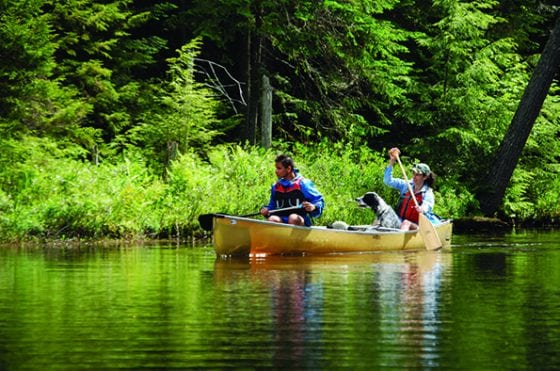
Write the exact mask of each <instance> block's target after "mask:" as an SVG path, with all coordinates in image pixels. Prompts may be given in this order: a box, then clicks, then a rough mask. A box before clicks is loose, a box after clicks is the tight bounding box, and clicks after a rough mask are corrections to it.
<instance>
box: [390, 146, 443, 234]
mask: <svg viewBox="0 0 560 371" xmlns="http://www.w3.org/2000/svg"><path fill="white" fill-rule="evenodd" d="M400 153H401V151H400V150H399V149H398V148H391V149H390V150H389V165H387V167H386V168H385V173H384V176H383V183H385V184H386V185H388V186H389V187H391V188H395V189H397V190H398V191H399V192H400V199H399V202H398V204H397V207H396V212H397V214H398V215H399V217H400V218H401V221H402V223H401V229H404V230H412V229H418V214H419V213H424V215H426V216H427V217H428V219H430V221H431V222H432V223H437V222H438V218H437V217H436V216H435V215H434V214H433V213H432V209H433V207H434V203H435V198H434V191H433V190H432V184H433V183H434V174H433V173H432V171H431V170H430V167H429V166H428V165H426V164H423V163H420V164H415V165H414V167H413V168H412V172H413V174H414V175H413V177H412V181H411V182H410V185H411V186H412V189H413V192H414V197H416V200H417V201H418V205H419V206H418V207H417V206H416V204H415V203H414V200H413V199H412V198H411V194H410V191H409V188H408V184H407V183H406V181H405V180H404V179H400V178H393V165H394V164H395V161H397V155H400Z"/></svg>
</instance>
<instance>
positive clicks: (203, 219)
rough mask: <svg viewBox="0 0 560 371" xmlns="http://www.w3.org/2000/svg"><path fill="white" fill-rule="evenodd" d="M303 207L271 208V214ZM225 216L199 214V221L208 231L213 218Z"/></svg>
mask: <svg viewBox="0 0 560 371" xmlns="http://www.w3.org/2000/svg"><path fill="white" fill-rule="evenodd" d="M301 208H303V206H301V205H298V206H290V207H285V208H282V209H274V210H269V212H268V213H269V214H276V213H280V212H283V211H290V210H298V209H301ZM260 214H261V213H260V212H258V213H252V214H246V215H240V217H241V218H247V217H250V216H257V215H260ZM216 216H217V217H224V216H226V214H220V213H217V214H202V215H199V217H198V222H199V223H200V226H201V227H202V229H204V230H207V231H211V230H212V220H213V219H214V217H216Z"/></svg>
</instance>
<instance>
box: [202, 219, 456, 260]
mask: <svg viewBox="0 0 560 371" xmlns="http://www.w3.org/2000/svg"><path fill="white" fill-rule="evenodd" d="M352 229H353V230H341V229H331V228H327V227H325V226H312V227H301V226H294V225H288V224H281V223H273V222H269V221H264V220H257V219H251V218H246V217H238V216H231V215H223V214H214V216H213V224H212V233H213V244H214V249H215V250H216V254H218V255H219V256H236V255H247V256H250V255H253V256H259V255H262V256H265V255H316V254H317V255H319V254H339V253H361V252H373V251H403V250H407V251H409V250H425V249H426V247H425V244H424V241H423V240H422V236H421V235H420V234H419V233H418V232H417V231H400V230H395V229H376V228H374V227H373V226H359V227H354V228H352ZM452 229H453V223H452V222H451V221H445V222H443V223H441V224H438V225H436V226H435V230H436V232H437V234H438V236H439V238H440V240H441V243H442V248H444V249H445V248H449V247H450V246H451V234H452Z"/></svg>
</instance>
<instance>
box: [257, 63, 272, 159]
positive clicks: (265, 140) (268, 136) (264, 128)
mask: <svg viewBox="0 0 560 371" xmlns="http://www.w3.org/2000/svg"><path fill="white" fill-rule="evenodd" d="M261 93H262V95H261V113H260V115H259V117H260V120H261V146H262V147H263V148H265V149H268V148H270V146H271V145H272V87H271V86H270V80H269V78H268V76H266V75H264V74H263V75H262V85H261Z"/></svg>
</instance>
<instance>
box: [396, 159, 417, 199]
mask: <svg viewBox="0 0 560 371" xmlns="http://www.w3.org/2000/svg"><path fill="white" fill-rule="evenodd" d="M395 157H396V158H397V161H398V163H399V166H400V168H401V171H402V175H403V178H404V180H405V181H406V185H407V186H408V191H409V192H410V197H412V200H414V204H415V205H416V207H420V205H418V200H417V199H416V197H415V196H414V190H413V189H412V186H411V185H410V182H409V181H408V177H407V176H406V171H405V170H404V166H403V165H402V162H401V159H400V158H399V155H396V156H395Z"/></svg>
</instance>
